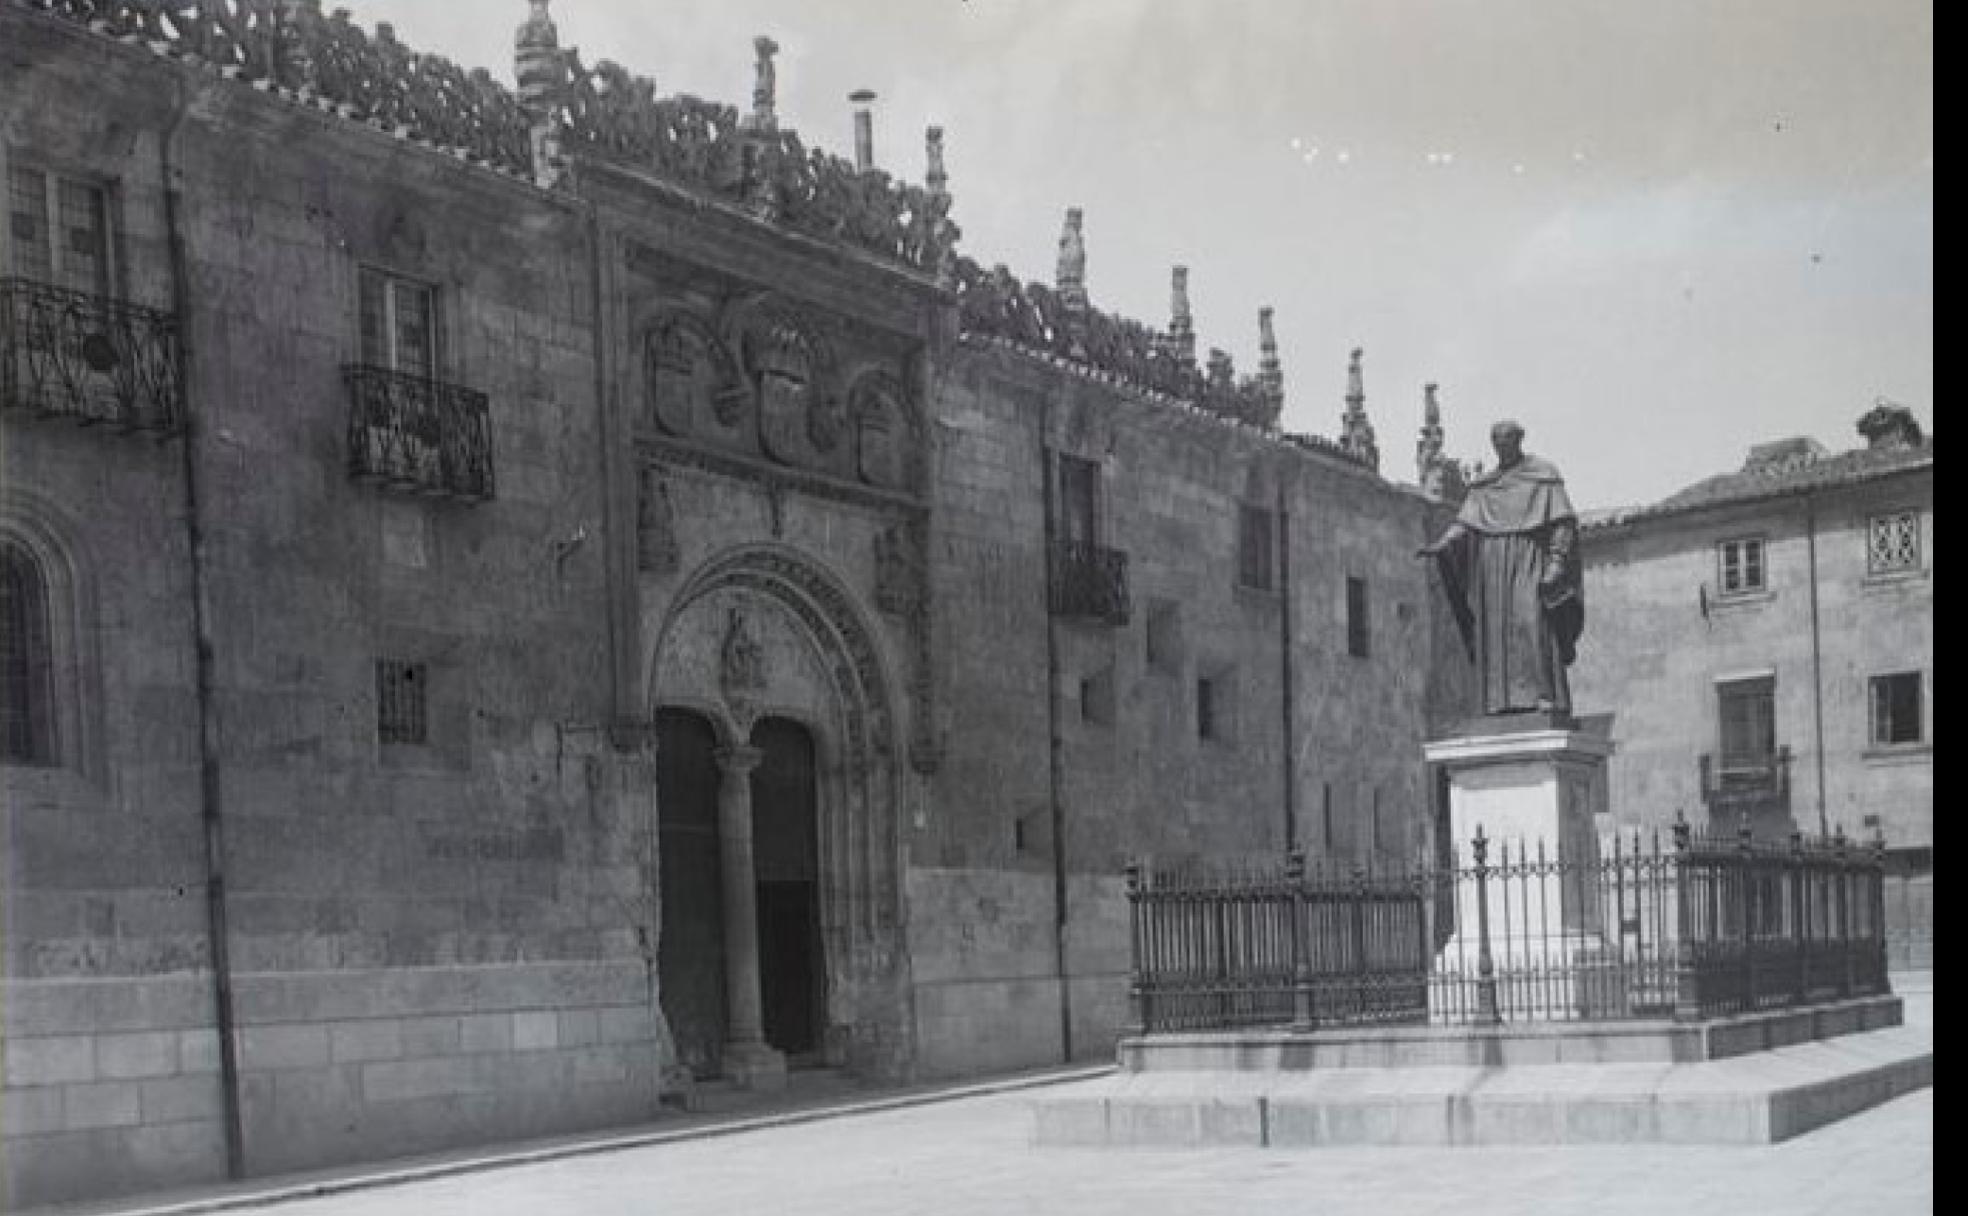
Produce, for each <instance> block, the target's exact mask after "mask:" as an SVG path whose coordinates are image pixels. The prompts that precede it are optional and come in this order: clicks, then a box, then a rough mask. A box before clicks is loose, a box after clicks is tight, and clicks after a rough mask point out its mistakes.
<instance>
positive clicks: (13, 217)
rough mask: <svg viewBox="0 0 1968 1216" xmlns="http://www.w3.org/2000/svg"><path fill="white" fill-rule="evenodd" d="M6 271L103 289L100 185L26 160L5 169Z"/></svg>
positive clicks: (105, 230) (105, 224)
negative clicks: (54, 171) (22, 163)
mask: <svg viewBox="0 0 1968 1216" xmlns="http://www.w3.org/2000/svg"><path fill="white" fill-rule="evenodd" d="M7 210H8V216H7V235H8V238H9V240H8V248H9V250H10V256H9V258H8V267H7V273H8V274H13V275H19V276H20V277H22V278H27V279H36V280H39V281H40V282H44V283H54V284H56V285H58V286H61V287H68V288H72V289H74V290H76V291H82V292H88V293H90V294H92V295H99V296H100V295H107V294H109V260H110V259H109V254H110V249H109V202H108V198H107V195H106V194H105V192H104V191H103V189H102V187H100V186H96V185H92V184H90V183H88V182H83V181H76V180H74V179H71V178H66V177H62V176H59V175H57V174H53V173H47V172H43V171H42V170H40V169H36V168H33V167H32V166H27V165H15V166H13V167H12V168H11V169H9V171H8V173H7Z"/></svg>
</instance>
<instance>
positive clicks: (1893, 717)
mask: <svg viewBox="0 0 1968 1216" xmlns="http://www.w3.org/2000/svg"><path fill="white" fill-rule="evenodd" d="M1920 700H1921V698H1920V673H1919V672H1917V671H1901V672H1895V673H1893V674H1892V675H1884V676H1874V677H1872V741H1873V743H1874V744H1876V745H1878V746H1881V747H1887V746H1891V745H1893V744H1895V743H1919V742H1920V741H1921V739H1922V737H1923V736H1922V734H1921V722H1920V709H1921V706H1920Z"/></svg>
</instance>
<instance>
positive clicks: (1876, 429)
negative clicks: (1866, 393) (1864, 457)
mask: <svg viewBox="0 0 1968 1216" xmlns="http://www.w3.org/2000/svg"><path fill="white" fill-rule="evenodd" d="M1858 431H1859V434H1861V435H1864V436H1865V441H1866V447H1868V448H1870V449H1872V450H1874V451H1890V450H1893V449H1895V448H1917V447H1919V446H1921V445H1922V444H1923V443H1925V442H1926V436H1924V435H1923V434H1921V431H1920V423H1919V422H1917V421H1916V420H1915V419H1914V416H1913V411H1912V410H1910V409H1908V408H1907V407H1906V406H1904V405H1901V404H1899V403H1898V402H1894V401H1888V400H1887V399H1886V398H1884V397H1879V398H1876V399H1875V400H1874V401H1873V406H1872V408H1871V409H1870V410H1867V411H1866V413H1865V416H1864V417H1862V418H1860V419H1859V423H1858Z"/></svg>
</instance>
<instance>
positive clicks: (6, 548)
mask: <svg viewBox="0 0 1968 1216" xmlns="http://www.w3.org/2000/svg"><path fill="white" fill-rule="evenodd" d="M52 666H53V664H52V662H51V660H50V654H49V637H48V584H47V580H46V579H45V578H43V577H42V573H41V563H40V562H38V561H36V560H35V557H34V554H33V553H31V552H29V551H28V550H27V549H26V548H25V547H24V546H22V545H19V544H16V543H14V542H12V541H4V540H0V762H5V763H9V764H53V763H54V762H55V761H56V758H57V757H56V754H55V737H54V736H55V729H54V727H55V715H54V709H55V706H54V686H53V681H52V679H51V668H52Z"/></svg>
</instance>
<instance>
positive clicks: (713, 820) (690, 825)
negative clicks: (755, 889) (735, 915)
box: [656, 709, 725, 1078]
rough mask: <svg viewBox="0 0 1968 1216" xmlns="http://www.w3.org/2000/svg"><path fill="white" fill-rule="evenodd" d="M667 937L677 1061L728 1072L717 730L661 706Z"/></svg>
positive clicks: (666, 1009) (661, 955)
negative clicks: (725, 1060) (724, 1054)
mask: <svg viewBox="0 0 1968 1216" xmlns="http://www.w3.org/2000/svg"><path fill="white" fill-rule="evenodd" d="M656 746H657V753H656V757H657V760H656V798H657V806H658V811H657V831H658V837H659V841H658V843H659V846H660V849H661V857H662V872H661V887H662V905H663V906H662V914H663V921H662V925H663V929H662V937H661V939H660V943H659V946H658V949H657V957H656V966H657V975H658V980H659V983H660V993H661V1000H662V1005H663V1016H664V1018H665V1019H667V1020H668V1022H669V1024H670V1035H671V1037H672V1038H673V1039H674V1040H675V1042H676V1051H677V1061H678V1063H680V1064H683V1065H684V1066H685V1067H687V1068H689V1069H690V1071H691V1073H692V1075H694V1076H697V1077H700V1078H702V1077H710V1076H716V1075H718V1074H719V1073H720V1072H722V1070H723V1069H722V1064H723V1061H722V1058H721V1056H722V1052H723V1047H724V1030H725V1000H724V987H725V975H724V915H723V906H724V904H723V890H722V882H721V880H720V876H719V868H718V866H719V860H718V856H719V854H718V807H717V796H718V780H719V774H718V764H717V760H716V751H717V746H718V740H717V732H716V731H715V730H714V729H713V728H712V726H711V723H710V722H709V721H708V720H706V719H705V718H703V717H702V716H700V715H698V714H694V713H690V712H689V711H687V710H678V709H663V710H658V711H657V713H656Z"/></svg>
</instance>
